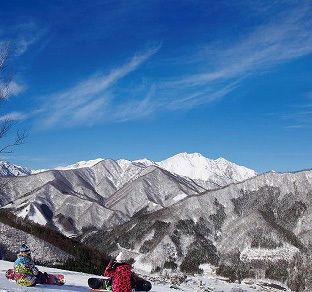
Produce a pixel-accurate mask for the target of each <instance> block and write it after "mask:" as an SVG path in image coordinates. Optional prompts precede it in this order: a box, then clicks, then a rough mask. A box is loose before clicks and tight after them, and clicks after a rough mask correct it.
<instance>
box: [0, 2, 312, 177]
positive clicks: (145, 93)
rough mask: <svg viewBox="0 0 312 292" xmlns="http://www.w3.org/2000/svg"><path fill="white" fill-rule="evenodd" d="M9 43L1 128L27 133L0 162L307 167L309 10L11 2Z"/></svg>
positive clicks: (310, 157)
mask: <svg viewBox="0 0 312 292" xmlns="http://www.w3.org/2000/svg"><path fill="white" fill-rule="evenodd" d="M7 41H11V42H12V44H13V51H12V58H11V68H12V70H13V72H14V78H13V82H12V84H11V94H10V97H9V99H8V100H7V102H5V103H4V104H2V105H1V108H0V119H2V120H3V119H4V118H6V117H8V115H9V117H10V118H12V119H15V120H16V121H18V128H21V129H26V130H27V131H28V132H29V138H28V142H27V143H26V144H24V145H21V146H19V147H16V148H15V149H13V150H14V152H13V153H9V154H8V153H3V154H2V156H1V159H2V160H8V161H10V162H12V163H15V164H18V165H23V166H27V167H31V168H37V169H38V168H52V167H55V166H59V165H67V164H71V163H75V162H77V161H80V160H89V159H95V158H98V157H103V158H114V159H118V158H125V159H131V160H134V159H140V158H144V157H147V158H149V159H152V160H154V161H160V160H163V159H166V158H168V157H170V156H172V155H174V154H177V153H180V152H199V153H201V154H203V155H204V156H206V157H208V158H212V159H216V158H218V157H224V158H226V159H228V160H230V161H232V162H235V163H238V164H240V165H245V166H247V167H249V168H252V169H254V170H256V171H258V172H265V171H268V170H271V169H274V170H277V171H288V170H299V169H305V168H311V167H312V151H311V146H310V145H311V144H312V135H311V134H312V82H311V81H312V74H311V73H312V54H311V53H312V3H311V1H263V0H261V1H260V0H259V1H245V0H242V1H204V0H201V1H197V0H189V1H185V0H182V1H181V0H179V1H172V0H166V1H161V0H157V1H154V0H149V1H145V0H140V1H139V0H138V1H136V0H129V1H118V0H114V1H111V0H107V1H96V0H94V1H79V0H76V1H39V0H38V1H32V0H28V1H21V0H20V1H19V0H11V1H4V3H2V4H1V10H0V45H1V46H3V45H4V44H5V43H6V42H7ZM11 133H12V135H13V134H14V132H13V131H12V132H11ZM10 139H12V136H10V135H9V136H8V137H6V139H2V140H1V143H2V144H3V145H5V144H6V143H9V142H10Z"/></svg>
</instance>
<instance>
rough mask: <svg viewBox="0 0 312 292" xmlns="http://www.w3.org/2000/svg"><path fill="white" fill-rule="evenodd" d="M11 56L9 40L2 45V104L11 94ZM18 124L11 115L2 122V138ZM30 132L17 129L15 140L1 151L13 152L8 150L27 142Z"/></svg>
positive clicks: (0, 70)
mask: <svg viewBox="0 0 312 292" xmlns="http://www.w3.org/2000/svg"><path fill="white" fill-rule="evenodd" d="M10 56H11V43H10V42H8V43H7V44H5V45H4V46H2V47H1V46H0V104H1V103H2V102H4V101H6V100H7V99H8V97H9V94H10V83H11V81H12V70H10V68H9V61H10ZM16 124H17V121H15V120H13V119H11V118H10V117H9V116H8V117H7V118H5V119H4V120H3V121H2V122H1V124H0V140H1V139H3V138H4V137H5V136H6V135H7V134H8V133H9V132H10V131H11V130H12V128H13V127H14V126H15V125H16ZM27 137H28V134H27V133H26V132H25V131H17V133H16V136H15V140H14V141H13V142H11V143H8V144H7V145H5V146H2V148H0V153H12V151H8V150H9V149H10V148H12V147H14V146H18V145H21V144H24V143H26V138H27Z"/></svg>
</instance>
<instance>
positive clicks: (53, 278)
mask: <svg viewBox="0 0 312 292" xmlns="http://www.w3.org/2000/svg"><path fill="white" fill-rule="evenodd" d="M47 284H50V285H59V286H61V285H64V284H65V277H64V275H62V274H48V278H47Z"/></svg>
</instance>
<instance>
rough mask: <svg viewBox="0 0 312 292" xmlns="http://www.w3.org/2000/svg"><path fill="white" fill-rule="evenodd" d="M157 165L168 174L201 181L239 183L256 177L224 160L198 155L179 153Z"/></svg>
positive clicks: (249, 170) (243, 168) (248, 170)
mask: <svg viewBox="0 0 312 292" xmlns="http://www.w3.org/2000/svg"><path fill="white" fill-rule="evenodd" d="M157 164H158V165H159V166H160V167H161V168H164V169H166V170H168V171H170V172H173V173H176V174H178V175H182V176H186V177H189V178H192V179H198V180H202V181H208V180H211V179H212V178H214V179H216V178H222V179H228V180H231V181H233V182H240V181H243V180H245V179H248V178H250V177H253V176H256V175H257V173H256V172H255V171H253V170H251V169H249V168H246V167H244V166H240V165H237V164H234V163H232V162H229V161H227V160H226V159H224V158H218V159H216V160H212V159H208V158H206V157H204V156H203V155H201V154H200V153H191V154H189V153H180V154H177V155H175V156H173V157H170V158H168V159H166V160H163V161H160V162H157Z"/></svg>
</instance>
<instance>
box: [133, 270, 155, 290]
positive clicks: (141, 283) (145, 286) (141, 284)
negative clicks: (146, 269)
mask: <svg viewBox="0 0 312 292" xmlns="http://www.w3.org/2000/svg"><path fill="white" fill-rule="evenodd" d="M131 286H132V288H134V289H135V291H149V290H151V289H152V283H151V282H149V281H147V280H144V279H143V278H141V277H139V276H138V275H136V274H134V273H133V274H132V275H131Z"/></svg>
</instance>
